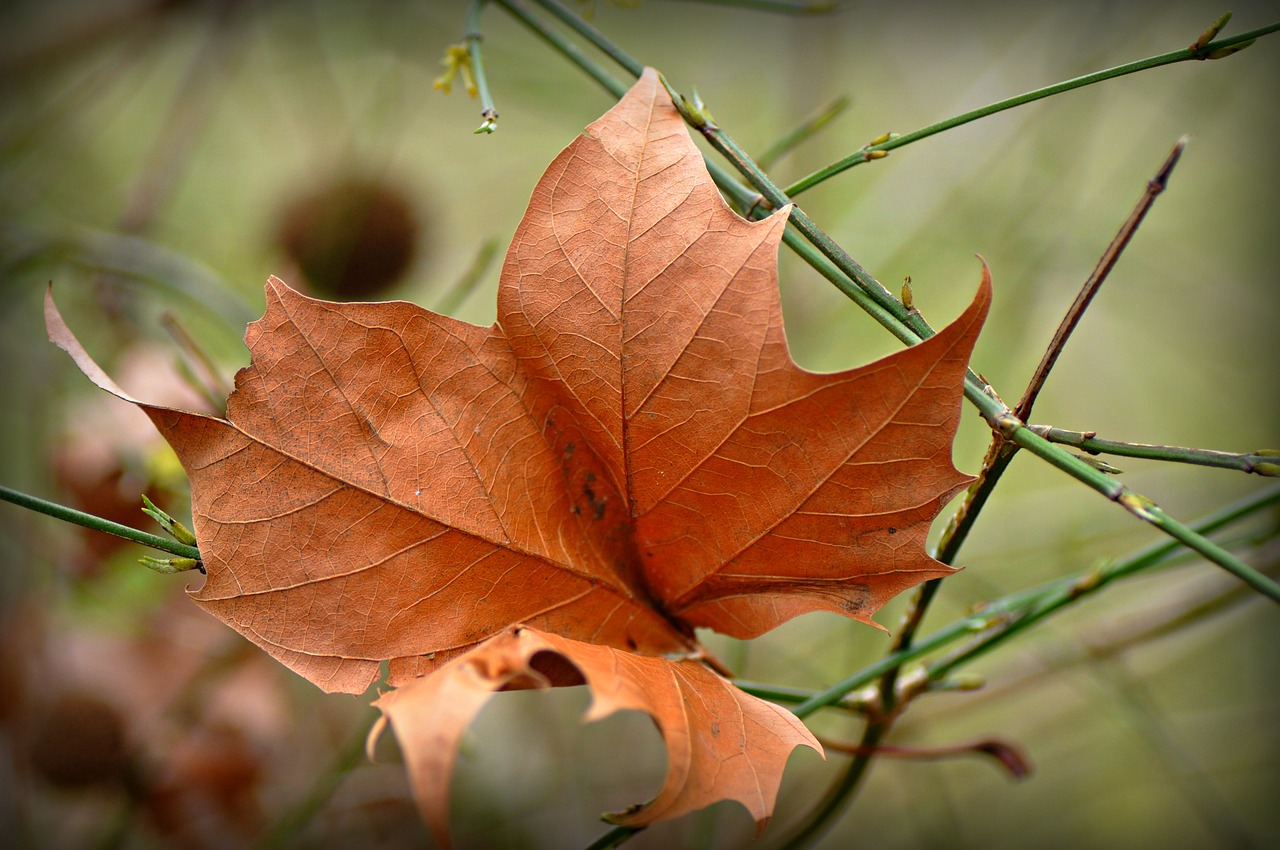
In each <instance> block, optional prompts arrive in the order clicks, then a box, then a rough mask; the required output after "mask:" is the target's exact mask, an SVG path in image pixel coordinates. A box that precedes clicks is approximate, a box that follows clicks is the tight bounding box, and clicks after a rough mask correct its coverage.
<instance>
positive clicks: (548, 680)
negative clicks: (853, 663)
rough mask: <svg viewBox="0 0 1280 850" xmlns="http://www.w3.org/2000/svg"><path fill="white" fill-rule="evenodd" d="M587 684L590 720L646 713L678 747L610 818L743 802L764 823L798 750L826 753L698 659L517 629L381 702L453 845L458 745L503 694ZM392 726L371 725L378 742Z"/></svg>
mask: <svg viewBox="0 0 1280 850" xmlns="http://www.w3.org/2000/svg"><path fill="white" fill-rule="evenodd" d="M561 660H563V661H567V662H568V663H569V665H571V666H570V667H569V668H566V667H565V666H564V665H563V664H559V663H557V662H560V661H561ZM583 681H585V682H586V684H587V685H588V686H589V687H590V688H591V692H592V694H593V701H592V703H591V708H590V709H589V710H588V711H587V714H586V717H585V719H586V720H599V719H601V718H603V717H607V716H608V715H610V714H612V713H613V712H615V711H619V710H622V709H636V710H639V711H644V712H647V713H648V714H649V715H651V716H652V717H653V719H654V722H655V723H656V724H657V726H658V729H659V731H661V733H662V737H663V740H664V742H665V743H666V747H667V776H666V781H665V782H664V783H663V786H662V790H661V791H660V792H659V793H658V796H657V797H656V798H655V799H654V800H653V801H652V802H651V803H649V804H648V805H646V806H644V807H643V808H639V809H637V810H634V811H628V812H625V813H622V814H618V815H612V816H610V818H609V819H610V820H612V821H613V822H615V823H619V824H624V825H626V826H645V825H647V824H650V823H653V822H654V821H658V820H667V819H670V818H674V817H679V816H680V815H683V814H686V813H688V812H691V811H694V810H696V809H700V808H702V807H704V806H709V805H711V804H712V803H715V802H718V801H720V800H737V801H738V802H740V803H742V804H743V805H744V806H746V807H747V809H748V810H749V811H750V812H751V816H752V817H753V818H755V820H756V822H757V824H758V826H759V827H760V828H763V827H764V825H765V824H766V823H767V822H768V819H769V815H770V814H771V813H772V810H773V800H774V797H775V796H776V795H777V793H778V785H779V783H780V781H781V779H782V769H783V766H784V765H785V764H786V762H787V757H788V756H789V755H790V754H791V751H792V750H793V749H794V748H795V747H797V746H802V745H803V746H807V747H811V748H813V749H815V750H817V751H818V752H819V753H821V752H822V748H821V746H820V745H819V744H818V742H817V740H816V739H815V738H814V737H813V735H812V734H810V732H809V730H808V729H806V728H805V727H804V724H803V723H801V722H800V720H799V719H797V718H796V716H795V715H793V714H792V713H791V712H789V711H787V710H786V709H783V708H779V707H778V706H776V705H774V704H773V703H769V702H765V701H764V700H760V699H757V698H755V697H753V696H750V695H748V694H746V693H743V692H742V691H740V690H738V689H737V688H735V687H733V685H731V684H730V683H729V682H727V681H726V680H724V679H722V678H720V677H719V676H717V675H716V674H715V673H712V672H711V671H710V670H708V669H707V668H706V667H704V666H703V665H702V664H700V663H698V662H696V661H691V660H687V659H686V660H679V661H672V660H668V659H666V658H661V657H650V656H643V655H636V654H635V653H631V652H623V651H620V650H617V649H613V648H610V647H603V646H597V645H595V644H590V643H582V642H580V641H576V640H569V639H568V638H564V637H559V636H557V635H553V634H547V633H545V632H539V631H536V630H534V629H528V628H521V627H516V628H513V629H511V630H509V631H506V632H503V633H502V634H499V635H496V636H495V637H492V638H490V639H489V640H487V641H486V642H485V643H483V644H481V645H480V646H478V647H476V648H475V649H473V650H471V651H470V652H468V653H466V654H465V655H463V656H461V657H459V658H456V659H454V660H453V661H452V662H450V663H449V664H447V665H445V666H444V667H442V668H440V669H439V670H438V671H436V672H435V673H434V674H432V675H430V676H426V677H423V678H420V679H415V680H413V681H412V682H409V683H407V684H405V685H402V686H401V687H400V688H398V689H396V690H394V691H391V692H389V693H386V694H383V695H382V696H381V697H380V698H379V699H378V700H377V702H375V703H374V705H376V706H377V707H378V708H379V709H381V711H382V712H383V715H384V718H385V720H389V721H390V723H391V725H392V726H393V727H394V728H395V731H396V737H397V738H398V739H399V741H400V745H401V747H402V749H403V750H404V753H405V758H406V760H407V762H408V766H409V777H410V781H411V783H412V785H413V789H414V796H415V797H416V798H417V800H418V805H419V807H420V808H421V809H422V811H423V813H424V814H425V815H426V818H427V822H428V823H429V824H431V828H432V831H433V832H434V833H435V837H436V840H437V841H438V842H439V843H440V844H441V845H442V846H448V844H449V834H448V826H447V824H448V805H449V781H450V777H451V776H452V774H453V766H454V762H455V761H456V755H457V749H458V742H459V740H460V739H461V737H462V733H463V731H464V730H465V729H466V727H467V725H468V724H469V723H470V722H471V720H472V718H474V717H475V715H476V713H477V712H479V711H480V709H481V707H483V705H484V703H485V702H486V701H487V700H488V699H489V697H490V696H491V695H492V694H493V692H494V691H498V690H503V689H504V688H505V689H510V688H512V687H528V686H530V685H533V686H541V687H550V686H552V685H566V684H567V685H572V684H580V683H582V682H583ZM382 728H383V727H382V724H379V726H377V727H375V728H374V730H373V732H372V733H370V737H369V743H370V749H372V745H373V743H374V742H375V741H376V739H377V737H378V736H379V735H380V734H381V732H382Z"/></svg>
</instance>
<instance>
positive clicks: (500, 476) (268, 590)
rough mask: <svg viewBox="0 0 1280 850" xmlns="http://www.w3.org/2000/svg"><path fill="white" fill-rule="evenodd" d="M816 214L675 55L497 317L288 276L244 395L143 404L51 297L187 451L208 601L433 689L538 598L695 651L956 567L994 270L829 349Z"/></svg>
mask: <svg viewBox="0 0 1280 850" xmlns="http://www.w3.org/2000/svg"><path fill="white" fill-rule="evenodd" d="M785 226H786V212H785V211H783V212H780V213H777V214H775V215H774V216H772V217H770V218H769V219H766V220H764V221H761V222H747V221H745V220H743V219H741V218H739V217H738V216H737V215H736V214H734V213H733V212H732V211H731V210H730V209H729V208H728V207H727V206H726V205H725V204H724V203H723V202H722V200H721V198H720V196H719V195H718V193H717V191H716V189H715V187H714V185H713V184H712V182H711V180H710V178H709V177H708V175H707V173H706V170H705V167H704V165H703V163H702V161H701V156H700V155H699V153H698V151H697V149H696V147H695V146H694V145H693V143H692V141H691V140H690V138H689V136H688V134H687V132H686V131H685V129H684V126H683V124H682V123H681V120H680V118H679V116H678V114H677V113H676V111H675V110H674V108H673V107H672V106H671V103H670V100H669V98H668V96H667V94H666V92H665V90H664V89H663V87H662V85H661V84H660V83H659V81H658V79H657V76H656V74H654V73H653V72H652V71H649V72H647V73H646V74H645V75H644V76H643V77H642V78H641V80H640V81H639V82H638V83H637V84H636V86H635V87H634V88H633V89H632V90H631V92H630V93H629V94H628V95H627V96H626V97H625V98H624V99H623V100H622V101H620V102H619V103H618V105H617V106H616V107H614V108H613V109H612V110H610V111H609V112H608V113H607V114H606V115H605V116H603V117H602V118H601V119H599V120H598V121H596V122H595V123H593V124H592V125H590V127H588V128H587V131H586V132H585V133H584V134H583V135H582V136H580V137H579V138H578V139H577V140H576V141H574V142H573V143H572V144H571V145H569V147H568V148H566V149H565V150H564V151H563V152H562V153H561V154H560V155H559V156H558V157H557V158H556V159H555V161H554V162H553V163H552V164H551V166H550V167H549V168H548V169H547V171H546V173H545V174H544V175H543V177H542V179H541V180H540V181H539V183H538V184H537V186H536V188H535V189H534V191H533V196H532V199H531V201H530V204H529V207H528V210H527V212H526V214H525V217H524V219H523V221H522V222H521V224H520V227H519V229H518V230H517V232H516V235H515V238H514V240H513V243H512V245H511V248H510V250H509V252H508V254H507V259H506V262H505V264H504V266H503V270H502V279H501V284H500V290H499V295H498V321H497V323H496V324H495V325H494V326H493V327H490V328H481V327H476V326H473V325H469V324H466V323H463V322H459V321H457V320H454V319H451V318H448V317H446V316H440V315H436V314H434V313H431V312H429V311H427V310H424V309H421V308H419V307H416V306H414V305H411V304H406V303H386V304H341V305H339V304H331V303H326V302H323V301H317V300H313V299H310V298H306V297H304V296H302V295H300V294H298V293H297V292H294V291H293V290H291V289H289V288H288V287H287V286H286V285H285V284H283V283H282V282H281V281H279V280H277V279H275V278H272V279H271V280H270V281H269V282H268V284H267V290H266V294H267V309H266V313H265V315H264V316H263V318H262V319H260V320H259V321H257V322H254V323H253V324H252V325H250V327H249V331H248V333H247V334H246V343H247V344H248V346H249V349H250V351H251V354H252V362H251V364H250V365H249V366H248V367H246V368H245V369H243V370H241V372H240V373H239V374H238V375H237V377H236V390H235V392H234V393H233V394H232V396H231V398H230V399H229V401H228V406H227V418H226V420H222V419H216V418H213V417H209V416H202V415H198V414H194V413H188V412H183V411H178V410H173V409H169V408H163V407H159V406H155V405H150V404H147V403H145V402H139V401H136V400H134V399H132V398H130V397H129V396H127V395H126V394H124V393H123V391H121V390H120V389H119V388H118V387H116V386H115V385H114V384H113V383H112V382H111V381H110V379H109V378H107V376H106V375H105V374H104V373H102V371H101V370H100V369H98V367H97V366H96V365H94V364H93V362H92V361H91V360H90V359H89V357H88V355H87V354H86V353H85V352H84V351H83V349H82V348H81V347H80V345H79V343H78V342H77V341H76V340H75V338H74V337H73V336H72V335H71V333H70V331H69V330H68V329H67V328H66V327H65V325H64V324H63V323H62V321H61V319H60V317H58V315H57V312H56V309H54V308H53V306H52V302H51V301H50V302H49V304H48V307H47V321H48V324H49V328H50V337H51V338H52V339H53V340H54V341H55V342H56V343H57V344H58V345H60V346H61V347H63V348H65V349H66V350H67V351H68V352H70V353H71V355H72V356H73V357H74V358H75V360H76V362H77V363H78V364H79V365H80V367H81V368H82V369H83V370H84V371H85V373H86V374H87V375H88V376H89V377H90V378H92V379H93V380H94V381H95V382H97V383H98V384H99V385H100V386H102V387H103V388H105V389H108V390H110V391H111V392H114V393H116V394H117V395H120V396H121V397H123V398H126V399H128V400H130V401H133V402H134V403H135V404H138V405H139V406H140V407H141V408H142V409H143V410H144V411H146V412H147V414H148V415H149V416H150V417H151V419H152V421H153V422H154V423H155V424H156V426H157V427H158V428H159V429H160V431H161V433H162V434H163V435H164V436H165V438H166V439H167V440H168V441H169V442H170V443H171V444H172V445H173V447H174V449H175V451H176V452H177V453H178V456H179V457H180V458H181V459H182V462H183V465H184V467H185V468H186V470H187V472H188V475H189V477H190V479H191V485H192V501H193V513H194V522H195V531H196V535H197V537H198V539H199V541H200V549H201V552H202V554H203V556H204V561H205V565H206V568H207V570H208V578H207V581H206V583H205V585H204V586H203V587H202V588H200V589H199V590H198V591H197V592H196V593H195V594H194V598H195V601H196V602H197V603H198V604H199V605H200V606H201V607H203V608H205V609H206V610H208V611H210V612H212V613H213V614H215V615H216V616H218V617H220V618H221V619H223V620H224V621H226V622H227V623H228V624H230V625H231V626H232V627H234V628H235V629H237V630H238V631H240V632H241V633H243V634H245V635H246V636H247V637H248V638H250V639H251V640H253V641H254V642H256V643H257V644H258V645H260V646H261V647H263V648H264V649H265V650H266V651H268V652H269V653H271V654H272V655H273V656H274V657H275V658H277V659H279V660H280V661H281V662H282V663H284V664H286V665H287V666H289V667H290V668H292V669H293V670H295V671H297V672H298V673H299V674H301V675H303V676H305V677H306V678H308V679H310V680H311V681H313V682H315V683H316V684H318V685H319V686H320V687H322V688H324V689H326V690H329V691H345V692H350V693H358V692H361V691H363V690H365V689H366V688H368V687H369V685H370V684H371V683H372V682H373V681H374V680H375V679H376V678H377V676H378V667H379V664H380V662H382V661H384V660H385V661H389V662H390V668H389V670H390V671H389V676H388V682H389V683H390V684H391V685H393V686H403V685H406V684H408V683H414V685H413V687H414V688H421V687H425V685H422V684H420V683H416V682H415V677H417V676H421V675H424V674H427V673H430V672H431V671H432V670H434V669H436V668H437V667H439V666H440V665H442V664H444V663H445V662H447V661H448V660H449V659H451V658H455V657H457V656H459V655H461V654H462V653H465V652H467V651H468V650H470V649H473V648H475V647H477V646H479V645H480V644H482V643H484V642H485V641H487V640H489V639H490V638H494V637H495V636H499V635H504V634H506V633H507V630H508V629H509V628H510V627H512V626H513V625H515V624H521V625H523V626H526V627H528V629H529V630H531V633H532V630H536V631H537V633H538V634H540V635H542V638H543V639H547V640H551V639H553V638H554V636H557V635H558V636H560V637H562V638H567V639H572V640H575V641H582V642H586V643H589V644H594V645H597V646H600V647H609V648H613V649H620V650H628V651H632V652H637V653H640V654H642V655H650V656H653V655H661V654H664V653H667V654H681V653H689V652H692V651H694V650H695V649H696V643H695V641H694V639H693V629H694V628H695V627H709V628H712V629H716V630H718V631H721V632H724V633H727V634H729V635H732V636H735V637H738V638H750V637H754V636H756V635H759V634H762V633H763V632H766V631H768V630H769V629H772V628H774V627H775V626H777V625H779V624H780V623H782V622H785V621H786V620H788V619H790V618H792V617H795V616H797V615H799V614H802V613H806V612H809V611H815V610H827V611H834V612H837V613H841V614H844V615H845V616H849V617H852V618H854V619H858V620H862V621H864V622H871V620H870V617H871V615H872V614H873V613H874V612H875V611H876V610H877V609H879V608H880V606H881V605H882V604H883V603H884V602H885V601H886V600H888V599H889V598H891V597H892V596H894V595H895V594H897V593H899V592H900V591H902V590H904V589H907V588H909V587H912V586H914V585H916V584H918V583H920V582H922V581H924V580H926V579H929V578H933V577H937V576H942V575H946V574H947V573H948V572H950V569H949V568H948V567H946V566H944V565H942V564H940V563H938V562H936V561H934V560H932V559H931V558H929V557H928V556H927V555H926V554H925V550H924V542H925V535H926V533H927V531H928V528H929V524H930V522H931V521H932V520H933V518H934V517H935V516H936V515H937V513H938V511H939V510H940V509H941V507H942V505H943V504H944V503H945V502H946V501H947V500H948V499H950V498H951V497H952V496H953V495H954V494H955V493H956V492H958V491H959V490H960V489H961V488H963V487H964V486H965V485H966V484H967V483H968V481H969V479H968V478H967V477H966V476H964V475H961V474H960V473H959V472H957V471H956V469H955V468H954V467H953V466H952V464H951V443H952V439H953V437H954V433H955V429H956V425H957V422H958V419H959V407H960V396H961V391H962V382H963V375H964V369H965V366H966V363H967V360H968V357H969V353H970V351H971V349H972V347H973V344H974V341H975V339H976V337H977V334H978V331H979V329H980V326H981V324H982V321H983V319H984V317H985V315H986V311H987V307H988V304H989V301H990V281H989V278H988V277H987V275H986V273H985V269H984V274H983V279H982V283H981V285H980V287H979V291H978V295H977V297H976V298H975V300H974V302H973V304H972V305H971V306H970V307H969V308H967V309H966V310H965V312H964V313H963V314H962V315H961V316H960V317H959V318H958V319H957V320H956V321H955V322H953V323H952V324H951V325H950V326H948V327H946V328H944V329H943V330H942V331H940V332H939V333H938V334H937V335H936V336H934V337H932V338H930V339H928V340H926V341H924V342H922V343H920V344H918V345H916V346H914V347H912V348H909V349H907V350H905V351H901V352H898V353H895V354H893V355H891V356H889V357H886V358H884V359H882V360H880V361H877V362H876V363H873V364H870V365H868V366H864V367H862V368H858V369H852V370H849V371H845V372H838V373H834V374H825V375H818V374H813V373H810V372H806V371H804V370H802V369H800V368H799V367H797V366H796V365H795V363H794V362H792V360H791V358H790V355H789V353H788V350H787V345H786V340H785V338H784V334H783V327H782V314H781V309H780V306H779V300H778V291H777V276H776V265H777V258H776V255H777V249H778V243H779V241H780V239H781V236H782V231H783V228H784V227H785ZM548 636H551V637H548ZM562 654H566V655H567V656H571V657H572V659H573V660H574V661H575V663H576V662H577V661H578V660H580V659H581V658H582V657H584V656H583V653H582V652H581V651H578V650H575V651H574V652H572V653H562ZM583 664H586V665H587V666H590V664H591V662H583ZM584 672H585V671H584ZM439 687H444V686H443V685H440V686H439ZM717 687H719V685H717ZM384 699H385V698H384ZM397 699H398V698H397ZM405 699H406V700H407V699H408V697H406V698H405ZM597 699H598V700H599V699H600V696H599V693H597ZM645 710H648V709H647V708H646V709H645ZM663 711H664V710H660V712H659V713H660V714H662V716H661V718H660V723H663V724H667V725H666V726H664V728H671V729H674V728H676V727H677V725H678V724H677V723H676V720H675V718H674V717H668V716H667V715H666V714H665V713H663ZM397 731H398V732H400V733H401V734H403V729H402V728H398V730H397ZM788 749H789V747H788ZM691 758H692V756H691ZM681 769H683V768H681ZM689 769H691V770H693V768H689ZM777 769H778V770H780V769H781V765H780V764H779V765H777ZM695 773H696V771H695ZM774 779H776V777H774ZM770 783H772V786H773V787H776V782H774V781H773V779H770V780H769V782H765V783H762V787H763V786H764V785H769V784H770ZM663 793H664V794H666V793H667V791H666V790H664V792H663ZM659 802H661V800H660V801H659ZM744 802H746V804H747V805H748V807H751V806H752V805H754V804H753V803H751V802H748V801H746V800H744ZM662 805H663V806H666V805H667V804H666V803H663V804H662ZM655 806H657V803H655ZM676 809H679V810H683V809H681V808H680V806H674V808H673V809H672V810H676ZM753 811H757V810H756V809H753Z"/></svg>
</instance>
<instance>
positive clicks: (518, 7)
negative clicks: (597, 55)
mask: <svg viewBox="0 0 1280 850" xmlns="http://www.w3.org/2000/svg"><path fill="white" fill-rule="evenodd" d="M493 2H495V3H497V4H498V5H499V6H501V7H502V8H504V9H506V10H507V12H508V13H510V14H511V16H512V17H513V18H515V19H516V20H518V21H519V22H520V23H522V24H524V25H525V26H526V27H527V28H528V29H529V31H530V32H532V33H533V34H534V35H536V36H538V37H539V38H541V39H542V40H543V41H545V42H546V43H547V44H549V45H551V47H552V48H554V49H555V50H557V51H559V52H560V54H561V55H562V56H564V57H565V58H566V59H568V60H569V61H570V62H572V63H573V64H575V65H577V66H578V68H579V69H580V70H582V71H583V72H584V73H586V75H587V76H588V77H591V79H593V80H595V81H596V82H597V83H599V84H600V86H601V87H602V88H603V89H604V90H605V91H607V92H608V93H609V94H611V95H613V96H614V97H615V98H620V97H622V96H623V95H624V94H626V93H627V87H626V85H625V84H623V83H622V82H620V81H619V80H618V79H617V78H616V77H614V76H613V75H611V74H610V73H609V72H608V71H606V70H605V69H604V68H603V67H602V66H601V65H600V64H598V63H597V62H595V61H594V60H592V59H591V58H590V57H589V56H587V54H585V53H583V52H582V50H581V49H580V48H579V47H578V46H577V45H576V44H574V43H573V42H571V41H569V40H568V39H566V38H565V37H564V36H562V35H561V34H560V33H558V32H556V31H555V30H553V29H551V28H550V27H548V26H547V25H546V24H544V23H543V22H542V21H541V20H539V19H538V18H537V17H536V16H535V15H534V14H533V13H532V12H530V11H529V9H528V7H526V6H525V4H524V3H522V2H520V0H493ZM637 76H638V75H637Z"/></svg>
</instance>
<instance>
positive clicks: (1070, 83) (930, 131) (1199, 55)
mask: <svg viewBox="0 0 1280 850" xmlns="http://www.w3.org/2000/svg"><path fill="white" fill-rule="evenodd" d="M1277 30H1280V23H1274V24H1270V25H1268V26H1265V27H1259V28H1258V29H1254V30H1249V31H1248V32H1246V33H1241V34H1240V35H1235V36H1231V37H1230V38H1222V39H1218V40H1217V41H1213V42H1210V43H1209V44H1206V45H1204V46H1203V47H1201V48H1199V49H1193V48H1191V47H1184V48H1182V49H1180V50H1173V51H1170V52H1169V53H1161V54H1160V55H1158V56H1151V57H1148V58H1146V59H1139V60H1138V61H1136V62H1128V63H1126V64H1124V65H1116V66H1115V67H1114V68H1107V69H1105V70H1102V71H1095V72H1093V73H1092V74H1085V75H1084V76H1083V77H1076V78H1074V79H1071V80H1064V81H1063V82H1060V83H1054V84H1053V85H1050V86H1045V87H1044V88H1039V89H1035V90H1034V91H1029V92H1025V93H1023V94H1019V95H1015V96H1014V97H1010V98H1005V99H1004V100H999V101H996V102H995V103H991V104H988V105H986V106H982V107H979V108H977V109H972V110H970V111H968V112H965V113H963V114H961V115H957V116H955V117H954V118H948V119H947V120H945V121H939V122H938V123H936V124H930V125H929V126H928V127H923V128H921V129H919V130H916V131H914V132H911V133H906V134H904V135H901V136H898V137H896V138H892V139H889V140H887V141H884V142H881V143H880V144H876V145H868V146H866V147H865V148H861V149H859V150H856V151H854V152H853V153H852V154H850V155H849V156H847V157H845V158H844V159H842V160H840V161H839V162H834V163H832V164H831V165H828V166H826V167H824V168H820V169H818V170H817V171H815V172H813V173H812V174H810V175H808V176H807V177H802V178H801V179H799V180H797V181H796V182H795V183H792V184H791V185H790V186H788V187H787V188H786V194H787V195H789V196H791V197H795V196H796V195H798V194H800V193H801V192H804V191H806V190H808V189H812V188H813V187H814V186H816V185H818V184H819V183H821V182H822V181H824V180H827V179H829V178H831V177H834V176H835V175H837V174H839V173H841V172H843V171H847V170H848V169H850V168H853V167H854V166H855V165H861V164H862V163H864V162H867V161H868V159H869V157H868V154H871V153H875V152H877V151H883V152H884V153H888V152H889V151H892V150H896V149H898V148H901V147H904V146H906V145H909V144H911V143H912V142H918V141H920V140H921V139H925V138H928V137H929V136H933V135H936V134H938V133H941V132H944V131H946V130H951V129H953V128H955V127H959V126H960V125H962V124H968V123H969V122H970V121H977V120H978V119H979V118H985V117H987V116H988V115H994V114H996V113H997V112H1003V111H1004V110H1006V109H1013V108H1014V107H1015V106H1022V105H1023V104H1026V103H1032V102H1034V101H1037V100H1041V99H1043V98H1046V97H1052V96H1053V95H1056V94H1062V93H1063V92H1068V91H1071V90H1072V89H1078V88H1083V87H1084V86H1089V85H1093V84H1094V83H1100V82H1103V81H1104V80H1111V79H1115V78H1116V77H1123V76H1125V75H1126V74H1133V73H1137V72H1138V71H1146V70H1148V69H1150V68H1158V67H1160V66H1161V65H1170V64H1172V63H1174V62H1185V61H1187V60H1188V59H1205V58H1207V57H1208V54H1210V53H1213V52H1214V51H1217V50H1221V49H1223V48H1227V47H1231V46H1233V45H1238V44H1242V43H1244V42H1247V41H1251V40H1252V39H1255V38H1258V37H1260V36H1264V35H1268V34H1269V33H1273V32H1276V31H1277Z"/></svg>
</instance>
